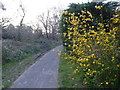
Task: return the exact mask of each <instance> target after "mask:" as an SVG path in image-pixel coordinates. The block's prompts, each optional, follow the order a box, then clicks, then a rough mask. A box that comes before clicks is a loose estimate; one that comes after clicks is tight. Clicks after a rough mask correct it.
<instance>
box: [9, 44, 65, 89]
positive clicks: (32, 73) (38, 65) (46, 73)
mask: <svg viewBox="0 0 120 90" xmlns="http://www.w3.org/2000/svg"><path fill="white" fill-rule="evenodd" d="M62 49H63V46H62V45H61V46H58V47H56V48H54V49H52V50H50V51H49V52H48V53H46V54H45V55H44V56H42V57H41V58H40V60H38V61H37V62H35V63H34V64H33V65H32V66H30V68H28V70H26V71H25V72H24V73H23V74H22V75H21V76H20V77H19V78H18V79H17V80H16V81H15V82H14V84H13V86H12V87H11V88H57V87H58V80H57V79H58V66H59V55H58V54H59V53H60V52H61V51H62Z"/></svg>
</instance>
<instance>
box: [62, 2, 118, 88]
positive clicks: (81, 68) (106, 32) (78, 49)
mask: <svg viewBox="0 0 120 90" xmlns="http://www.w3.org/2000/svg"><path fill="white" fill-rule="evenodd" d="M103 8H105V6H104V4H103V5H99V4H98V5H96V6H94V9H96V11H97V10H98V11H99V12H100V15H99V16H98V17H99V19H98V18H96V17H95V16H94V15H95V13H97V12H92V13H91V12H90V11H89V10H88V9H86V8H84V7H83V8H82V10H80V11H79V12H76V11H75V10H73V12H69V9H68V11H67V10H66V11H65V12H62V13H63V17H62V20H61V21H62V35H63V43H64V46H65V50H66V53H64V54H68V56H67V57H65V59H68V60H69V62H70V63H72V65H73V68H75V69H74V75H76V77H75V78H77V79H79V80H80V81H81V82H82V83H83V84H85V85H86V86H88V87H101V88H102V87H103V88H104V87H107V88H109V87H119V84H120V83H119V81H120V76H119V71H120V69H119V67H120V61H119V60H120V56H119V55H120V47H119V39H118V38H119V36H117V34H118V33H119V30H120V28H119V24H120V22H119V21H120V19H119V17H120V16H119V14H118V12H119V11H118V10H114V14H113V15H112V17H111V18H107V19H104V18H103V17H104V16H103V13H102V10H103ZM118 35H119V34H118Z"/></svg>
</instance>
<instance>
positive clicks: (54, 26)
mask: <svg viewBox="0 0 120 90" xmlns="http://www.w3.org/2000/svg"><path fill="white" fill-rule="evenodd" d="M53 11H54V13H53V14H52V17H51V19H50V21H49V24H50V26H51V30H52V37H53V39H55V36H56V34H57V33H58V30H59V23H60V10H59V9H57V8H56V7H54V8H53Z"/></svg>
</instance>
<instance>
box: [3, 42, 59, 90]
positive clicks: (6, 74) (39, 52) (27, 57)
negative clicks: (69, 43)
mask: <svg viewBox="0 0 120 90" xmlns="http://www.w3.org/2000/svg"><path fill="white" fill-rule="evenodd" d="M11 42H12V44H11ZM39 42H40V41H39ZM39 42H37V43H35V42H34V43H31V42H30V43H25V44H24V45H23V42H14V41H10V42H7V44H8V43H9V44H8V45H9V46H8V45H6V47H7V48H9V49H10V50H9V51H11V56H8V58H10V59H11V61H10V62H8V63H6V64H4V65H2V84H3V86H2V87H3V88H9V87H11V85H12V84H13V82H14V81H15V80H16V79H17V78H18V77H19V76H20V75H21V74H22V73H23V72H24V71H25V70H26V69H28V68H29V66H31V65H32V64H34V63H35V62H36V61H37V60H38V59H39V58H40V57H41V56H43V55H44V54H45V53H46V52H48V51H49V50H51V49H52V48H54V47H56V46H58V45H59V44H54V42H51V43H52V44H49V45H46V44H48V43H47V42H48V41H46V42H45V43H44V44H43V43H39ZM49 42H50V41H49ZM15 43H16V44H18V45H16V44H15ZM14 44H15V45H14ZM27 44H29V47H28V46H26V45H27ZM10 46H11V48H10ZM30 46H32V48H30ZM6 47H5V49H7V48H6ZM24 47H25V48H24ZM36 48H37V49H36ZM12 49H14V50H12ZM18 49H20V50H19V52H20V51H21V52H23V54H20V55H19V57H16V58H14V56H13V55H15V54H14V53H13V52H12V51H14V52H17V50H18ZM6 51H7V50H6ZM26 51H28V53H26ZM32 51H35V52H32ZM31 52H32V53H31ZM9 53H10V52H9ZM5 54H6V53H3V56H4V55H5ZM3 60H4V59H3Z"/></svg>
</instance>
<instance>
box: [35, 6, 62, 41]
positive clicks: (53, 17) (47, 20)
mask: <svg viewBox="0 0 120 90" xmlns="http://www.w3.org/2000/svg"><path fill="white" fill-rule="evenodd" d="M51 11H52V13H50V12H49V10H48V11H47V15H46V16H45V14H44V13H43V14H42V15H39V16H38V18H37V19H38V21H39V22H41V23H42V25H43V27H44V29H45V32H46V36H47V37H48V36H49V35H50V34H52V37H53V39H54V38H55V35H56V34H57V31H58V28H59V22H60V10H59V9H58V8H56V7H54V8H52V9H51Z"/></svg>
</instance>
